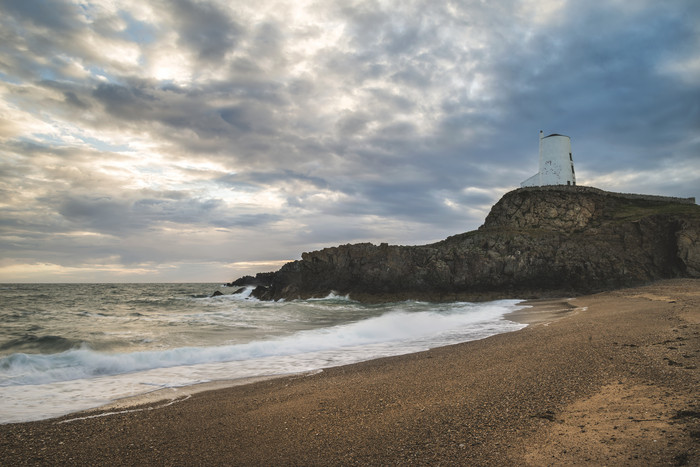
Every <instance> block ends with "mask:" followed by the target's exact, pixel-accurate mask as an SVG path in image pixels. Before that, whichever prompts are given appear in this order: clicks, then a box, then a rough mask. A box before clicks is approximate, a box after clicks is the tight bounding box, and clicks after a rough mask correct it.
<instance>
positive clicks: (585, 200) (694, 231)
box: [254, 187, 700, 301]
mask: <svg viewBox="0 0 700 467" xmlns="http://www.w3.org/2000/svg"><path fill="white" fill-rule="evenodd" d="M625 196H626V195H621V194H615V193H609V192H604V191H601V190H597V189H591V188H586V187H547V188H546V189H533V188H525V189H519V190H515V191H512V192H510V193H507V194H506V195H505V196H504V197H503V198H502V199H501V200H500V201H499V202H498V203H497V204H496V205H495V206H494V207H493V208H492V210H491V212H490V213H489V215H488V216H487V218H486V221H485V223H484V225H483V226H481V227H480V228H479V229H478V230H477V231H473V232H467V233H464V234H460V235H455V236H453V237H449V238H447V239H445V240H443V241H441V242H438V243H435V244H432V245H422V246H395V245H387V244H381V245H379V246H376V245H373V244H370V243H361V244H354V245H341V246H337V247H332V248H324V249H323V250H319V251H313V252H309V253H304V254H303V255H302V259H301V260H300V261H293V262H291V263H287V264H286V265H284V266H283V267H282V268H281V269H280V270H279V271H277V272H276V273H274V274H273V275H272V278H271V282H270V285H269V286H261V287H258V288H257V289H256V290H255V291H254V295H255V296H257V297H259V298H262V299H273V300H277V299H280V298H287V299H292V298H308V297H314V296H316V297H318V296H326V295H328V294H329V293H330V292H331V291H334V292H335V293H339V294H343V295H345V294H350V296H351V297H352V298H355V299H359V300H365V301H386V300H404V299H409V298H412V299H423V300H454V299H468V300H477V299H495V298H501V297H503V298H505V297H520V298H528V297H539V296H553V295H569V294H579V293H590V292H594V291H600V290H606V289H612V288H616V287H621V286H628V285H636V284H640V283H645V282H649V281H651V280H656V279H661V278H669V277H679V276H690V277H700V207H698V206H697V205H694V204H681V203H678V202H676V201H674V200H665V199H661V198H658V199H657V198H654V197H650V198H648V199H647V198H644V197H632V198H629V197H625Z"/></svg>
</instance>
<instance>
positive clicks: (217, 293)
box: [211, 290, 223, 297]
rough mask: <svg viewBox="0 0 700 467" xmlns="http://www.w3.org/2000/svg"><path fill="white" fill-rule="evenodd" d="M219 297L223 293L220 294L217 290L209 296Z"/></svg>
mask: <svg viewBox="0 0 700 467" xmlns="http://www.w3.org/2000/svg"><path fill="white" fill-rule="evenodd" d="M220 295H223V292H221V291H219V290H216V291H214V293H213V294H211V296H212V297H218V296H220Z"/></svg>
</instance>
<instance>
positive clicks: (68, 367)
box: [0, 286, 523, 423]
mask: <svg viewBox="0 0 700 467" xmlns="http://www.w3.org/2000/svg"><path fill="white" fill-rule="evenodd" d="M130 287H132V289H133V288H134V287H135V286H130ZM173 287H174V286H173ZM125 288H126V287H125ZM252 289H253V288H252V287H249V288H246V290H245V291H244V292H243V293H242V294H235V295H224V296H219V297H213V298H201V299H200V298H197V299H194V300H192V299H190V300H189V301H182V300H175V301H173V300H170V299H169V300H163V303H164V304H163V305H162V306H161V307H160V308H158V307H155V306H154V305H152V304H151V303H150V302H147V301H142V303H143V304H142V305H138V307H137V310H138V312H139V316H138V317H135V318H134V317H132V318H129V319H126V318H124V317H128V316H131V314H132V313H133V312H134V310H133V309H131V308H129V309H124V310H123V311H120V310H121V309H119V308H116V309H115V311H111V310H110V309H107V310H106V314H107V315H109V313H110V312H111V313H112V315H109V316H106V317H97V318H89V319H91V320H92V321H86V322H85V324H83V325H81V324H80V323H79V322H76V321H75V320H76V319H77V318H75V315H73V317H71V319H70V320H67V321H66V324H65V327H61V326H63V325H61V323H57V322H56V320H54V322H53V324H54V325H55V326H57V327H56V328H55V329H54V331H55V333H56V334H57V335H65V334H64V331H63V329H66V331H65V332H68V331H74V330H75V329H76V326H78V327H80V326H83V329H84V330H85V331H84V334H83V335H82V336H84V337H80V336H78V337H79V339H78V340H83V341H86V342H92V341H90V340H89V338H88V337H90V336H93V337H94V336H96V337H99V336H100V335H107V336H108V337H109V338H110V339H114V336H123V337H122V338H121V339H123V341H124V342H126V340H127V337H128V339H129V340H130V342H134V341H138V342H139V343H138V344H129V345H118V346H115V347H109V346H108V347H106V348H110V349H111V350H112V351H111V352H105V351H97V350H95V349H94V348H91V347H89V346H88V345H83V346H82V347H79V348H73V349H71V350H68V351H65V352H61V353H19V352H16V353H14V354H10V355H7V354H6V355H5V356H2V357H0V423H8V422H16V421H28V420H36V419H42V418H48V417H53V416H58V415H63V414H66V413H70V412H74V411H78V410H82V409H87V408H91V407H96V406H100V405H103V404H106V403H109V402H110V401H113V400H116V399H120V398H124V397H128V396H134V395H138V394H143V393H147V392H150V391H153V390H154V389H160V388H176V387H179V386H187V385H192V384H197V383H201V382H206V381H215V380H222V379H223V380H228V379H231V380H232V379H239V378H249V377H259V376H266V375H283V374H290V373H299V372H306V371H313V370H318V369H321V368H327V367H331V366H337V365H344V364H349V363H355V362H359V361H363V360H368V359H372V358H378V357H384V356H390V355H399V354H405V353H410V352H416V351H421V350H425V349H429V348H432V347H437V346H442V345H448V344H453V343H457V342H464V341H468V340H474V339H481V338H484V337H487V336H490V335H493V334H498V333H502V332H508V331H512V330H516V329H520V328H521V327H523V325H520V324H516V323H513V322H510V321H507V320H505V319H503V315H504V314H505V313H508V312H510V311H513V310H514V309H516V308H518V307H519V306H518V305H517V304H518V301H517V300H502V301H496V302H489V303H480V304H472V303H448V304H430V303H421V302H403V303H394V304H384V305H373V306H367V305H363V304H360V303H358V302H353V301H351V300H349V299H348V298H347V297H342V296H337V295H330V296H328V297H326V298H324V299H319V300H311V301H290V302H259V301H257V300H251V299H249V298H246V297H247V296H249V294H250V292H252ZM134 290H136V291H138V290H140V289H138V290H137V289H134ZM98 291H100V289H98ZM154 292H158V290H155V291H154ZM129 293H132V294H133V293H134V292H131V291H130V292H129ZM149 293H150V291H149ZM185 293H187V294H188V295H184V294H185ZM198 293H199V292H198ZM48 296H50V295H48ZM149 296H156V295H154V294H153V293H151V294H150V295H149ZM183 296H191V295H189V289H188V290H186V291H185V292H183ZM119 303H121V302H119ZM119 303H117V305H116V306H121V305H119ZM156 303H158V302H157V301H156ZM187 303H189V305H187ZM67 304H70V302H67ZM51 316H56V317H60V316H63V315H51ZM115 317H121V318H120V319H114V318H115ZM122 318H123V319H122ZM85 319H88V318H85ZM94 320H100V321H97V323H99V324H95V323H96V321H94ZM59 325H60V326H59ZM100 325H102V326H103V327H104V328H99V329H98V330H99V333H98V334H95V332H94V331H95V329H96V328H98V326H100ZM141 341H144V342H145V343H142V342H141ZM99 342H100V341H98V343H99ZM181 343H185V344H186V345H179V344H181ZM190 344H191V345H190ZM129 346H134V347H133V349H135V350H130V349H131V348H130V347H129ZM97 348H105V347H97ZM33 351H34V352H36V350H33Z"/></svg>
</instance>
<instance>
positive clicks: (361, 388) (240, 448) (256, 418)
mask: <svg viewBox="0 0 700 467" xmlns="http://www.w3.org/2000/svg"><path fill="white" fill-rule="evenodd" d="M530 304H531V305H532V308H530V309H527V310H524V311H521V312H517V313H514V314H513V315H511V316H510V317H509V318H510V319H512V320H517V321H521V322H526V323H529V324H530V325H529V326H528V327H527V328H525V329H523V330H521V331H517V332H513V333H508V334H500V335H496V336H493V337H490V338H487V339H484V340H480V341H475V342H468V343H464V344H459V345H454V346H449V347H442V348H438V349H433V350H430V351H427V352H420V353H416V354H410V355H405V356H399V357H391V358H384V359H379V360H373V361H369V362H364V363H360V364H355V365H350V366H344V367H337V368H331V369H327V370H324V371H323V372H320V373H316V374H310V375H297V376H292V377H286V378H277V379H271V380H263V381H258V382H254V383H252V384H246V385H242V386H236V387H227V388H221V389H216V390H210V391H205V392H197V393H194V394H188V395H185V394H178V395H177V396H176V398H175V399H173V400H165V401H163V400H161V401H157V400H148V401H143V400H141V401H134V402H132V403H131V404H126V405H123V404H122V405H120V406H118V407H117V406H114V407H109V408H103V409H102V411H91V412H86V413H82V414H71V415H68V416H65V417H62V418H59V419H53V420H46V421H41V422H31V423H21V424H8V425H1V426H0V459H2V461H0V463H1V464H2V465H36V464H41V465H55V464H71V465H353V464H359V465H368V464H369V465H406V464H420V465H533V466H537V465H562V466H563V465H700V391H699V390H698V388H699V387H700V370H699V369H698V366H699V364H700V280H697V279H677V280H668V281H661V282H658V283H654V284H651V285H648V286H644V287H638V288H631V289H623V290H617V291H613V292H605V293H601V294H596V295H590V296H584V297H577V298H575V299H560V300H542V301H533V302H530ZM133 404H141V405H136V406H134V405H133Z"/></svg>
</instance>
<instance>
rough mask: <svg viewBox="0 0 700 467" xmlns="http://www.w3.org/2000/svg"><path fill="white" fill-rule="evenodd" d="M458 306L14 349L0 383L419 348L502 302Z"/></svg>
mask: <svg viewBox="0 0 700 467" xmlns="http://www.w3.org/2000/svg"><path fill="white" fill-rule="evenodd" d="M464 307H471V309H469V310H466V311H464V312H461V313H460V312H459V311H460V308H458V307H455V309H453V310H451V312H449V313H444V312H434V311H423V312H404V311H394V312H389V313H386V314H384V315H381V316H377V317H372V318H368V319H364V320H362V321H357V322H353V323H348V324H341V325H336V326H332V327H328V328H321V329H313V330H307V331H300V332H297V333H295V334H292V335H290V336H286V337H281V338H276V339H269V340H257V341H253V342H248V343H245V344H237V345H222V346H215V347H180V348H174V349H167V350H161V351H141V352H131V353H105V352H96V351H94V350H91V349H89V348H86V347H83V348H79V349H72V350H68V351H65V352H61V353H56V354H48V355H46V354H24V353H18V354H13V355H10V356H7V357H2V358H0V386H14V385H29V384H46V383H53V382H60V381H69V380H73V379H82V378H91V377H97V376H110V375H117V374H122V373H132V372H136V371H145V370H152V369H156V368H168V367H174V366H183V365H200V364H205V363H217V362H227V361H240V360H251V359H256V358H264V357H272V356H289V355H296V354H305V353H310V352H323V351H328V350H334V349H339V348H345V347H356V346H367V345H370V344H378V343H386V344H389V343H395V342H401V341H403V342H404V343H405V344H407V345H416V346H417V347H421V348H422V343H423V341H425V339H427V338H429V340H433V341H435V340H445V339H447V341H450V340H451V339H450V338H449V337H446V336H445V334H447V335H448V336H449V335H452V334H455V333H457V334H460V333H468V332H475V331H476V328H479V327H483V325H484V324H485V323H486V322H490V321H492V320H494V319H496V318H498V317H500V316H501V315H502V314H503V313H504V310H505V307H504V306H503V305H491V306H487V305H485V306H482V307H474V306H473V305H464ZM478 323H482V326H476V327H475V326H473V325H475V324H478ZM470 325H471V327H470ZM411 343H412V344H411Z"/></svg>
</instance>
